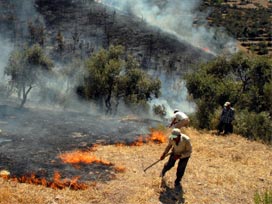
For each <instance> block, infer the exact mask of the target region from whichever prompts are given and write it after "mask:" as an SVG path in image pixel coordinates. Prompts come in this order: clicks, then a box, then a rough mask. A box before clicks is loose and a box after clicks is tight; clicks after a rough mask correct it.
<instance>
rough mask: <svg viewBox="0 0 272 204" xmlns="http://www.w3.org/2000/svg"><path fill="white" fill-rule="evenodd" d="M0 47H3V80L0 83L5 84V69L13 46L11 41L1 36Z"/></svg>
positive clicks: (0, 71) (0, 55)
mask: <svg viewBox="0 0 272 204" xmlns="http://www.w3.org/2000/svg"><path fill="white" fill-rule="evenodd" d="M0 47H1V53H0V79H1V80H0V81H1V84H3V83H5V79H4V69H5V66H6V65H7V62H8V59H9V55H10V52H11V51H12V49H13V44H12V43H11V42H10V41H9V40H7V39H5V38H3V37H2V36H1V35H0Z"/></svg>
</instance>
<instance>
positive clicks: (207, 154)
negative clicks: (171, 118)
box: [0, 128, 272, 204]
mask: <svg viewBox="0 0 272 204" xmlns="http://www.w3.org/2000/svg"><path fill="white" fill-rule="evenodd" d="M185 133H186V134H187V135H189V136H190V137H191V140H192V145H193V154H192V157H191V159H190V160H189V163H188V166H187V169H186V172H185V175H184V178H183V181H182V186H183V189H184V191H185V193H184V199H185V203H188V204H204V203H205V204H239V203H241V204H251V203H254V202H253V197H254V193H255V192H256V191H262V190H265V189H269V188H270V189H271V187H272V149H271V147H269V146H267V145H264V144H261V143H258V142H253V141H248V140H246V139H244V138H242V137H240V136H237V135H230V136H227V137H222V136H221V137H218V136H214V135H212V134H210V133H207V132H202V133H201V132H198V131H196V130H194V129H190V128H188V129H187V130H185ZM165 145H166V144H144V145H142V146H115V145H109V146H98V147H97V151H96V152H95V154H96V156H97V157H98V158H100V159H103V160H108V161H110V162H112V163H114V164H115V165H116V166H124V167H125V168H126V171H125V172H123V173H118V174H117V177H116V179H114V180H111V181H109V182H107V183H98V184H97V185H96V187H90V188H88V189H87V190H82V191H72V190H69V189H64V190H53V189H50V188H45V187H42V186H35V185H30V184H19V183H14V182H12V181H4V180H0V204H17V203H22V204H29V203H35V204H68V203H69V204H76V203H77V204H90V203H98V204H117V203H118V204H159V203H165V202H161V201H160V197H161V195H162V193H163V190H162V189H161V188H160V187H159V186H160V178H159V174H160V171H161V169H162V167H163V164H164V162H165V161H166V160H165V161H162V162H159V163H158V164H157V165H155V166H153V167H152V168H150V169H149V170H147V172H146V173H145V172H144V171H143V169H144V168H145V167H147V166H149V165H150V164H151V163H153V162H154V161H156V160H157V159H158V158H159V157H160V155H161V153H162V152H163V150H164V148H165ZM175 171H176V167H175V168H173V169H171V170H170V171H169V172H168V173H167V174H166V179H167V183H168V185H169V186H170V187H171V186H172V185H173V184H172V183H173V180H174V179H175ZM86 173H88V172H86Z"/></svg>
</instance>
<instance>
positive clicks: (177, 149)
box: [164, 134, 192, 159]
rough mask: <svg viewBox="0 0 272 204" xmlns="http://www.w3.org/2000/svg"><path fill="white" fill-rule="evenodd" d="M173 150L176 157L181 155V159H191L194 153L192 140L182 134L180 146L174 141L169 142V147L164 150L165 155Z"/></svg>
mask: <svg viewBox="0 0 272 204" xmlns="http://www.w3.org/2000/svg"><path fill="white" fill-rule="evenodd" d="M171 149H172V153H173V154H174V155H180V158H181V159H182V158H187V157H190V156H191V153H192V145H191V141H190V138H189V137H188V136H187V135H185V134H181V137H180V141H179V143H178V144H176V142H175V141H174V140H169V142H168V145H167V146H166V148H165V150H164V154H167V153H168V152H169V150H171Z"/></svg>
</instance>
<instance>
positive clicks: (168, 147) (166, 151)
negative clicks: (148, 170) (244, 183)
mask: <svg viewBox="0 0 272 204" xmlns="http://www.w3.org/2000/svg"><path fill="white" fill-rule="evenodd" d="M171 148H172V145H171V144H170V142H169V143H168V145H167V146H166V148H165V150H164V152H163V153H162V155H161V157H160V159H161V160H163V159H164V158H165V156H166V154H167V153H168V152H169V150H170V149H171Z"/></svg>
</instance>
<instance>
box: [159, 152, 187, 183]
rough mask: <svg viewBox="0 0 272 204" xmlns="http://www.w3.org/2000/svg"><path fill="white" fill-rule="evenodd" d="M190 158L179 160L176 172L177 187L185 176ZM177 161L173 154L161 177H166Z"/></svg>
mask: <svg viewBox="0 0 272 204" xmlns="http://www.w3.org/2000/svg"><path fill="white" fill-rule="evenodd" d="M189 158H190V157H187V158H183V159H179V163H178V168H177V172H176V180H175V185H178V184H179V183H180V181H181V179H182V177H183V175H184V172H185V169H186V166H187V163H188V161H189ZM176 161H177V160H175V159H174V154H171V155H170V157H169V160H168V162H166V163H165V165H164V167H163V169H162V173H161V175H162V176H164V175H165V173H166V172H167V171H169V170H170V169H171V168H172V167H173V166H174V165H175V163H176Z"/></svg>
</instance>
